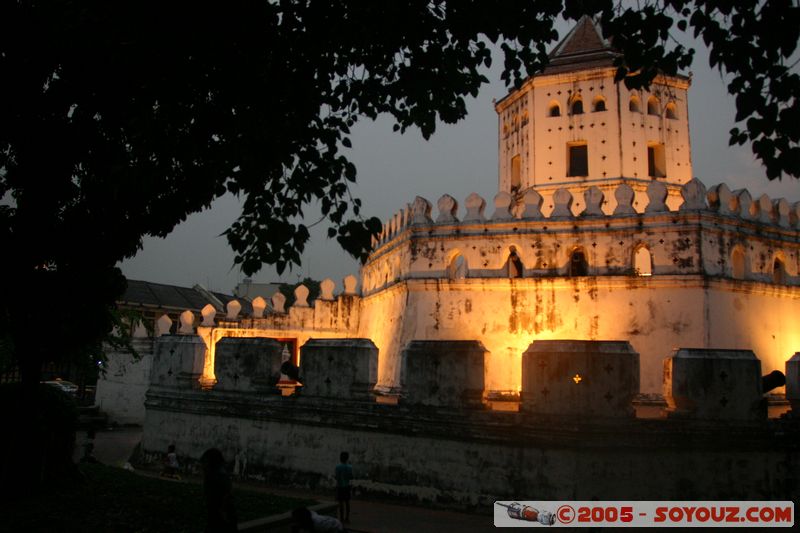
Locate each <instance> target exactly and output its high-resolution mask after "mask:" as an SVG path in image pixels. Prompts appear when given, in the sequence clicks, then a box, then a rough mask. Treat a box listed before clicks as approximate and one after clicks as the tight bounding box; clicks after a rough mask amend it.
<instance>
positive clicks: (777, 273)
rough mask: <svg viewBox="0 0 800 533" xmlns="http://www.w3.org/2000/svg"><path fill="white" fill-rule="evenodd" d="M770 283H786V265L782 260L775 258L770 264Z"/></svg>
mask: <svg viewBox="0 0 800 533" xmlns="http://www.w3.org/2000/svg"><path fill="white" fill-rule="evenodd" d="M772 283H776V284H780V285H783V284H784V283H786V267H785V266H784V264H783V261H781V260H780V259H778V258H777V257H776V258H775V262H774V263H773V264H772Z"/></svg>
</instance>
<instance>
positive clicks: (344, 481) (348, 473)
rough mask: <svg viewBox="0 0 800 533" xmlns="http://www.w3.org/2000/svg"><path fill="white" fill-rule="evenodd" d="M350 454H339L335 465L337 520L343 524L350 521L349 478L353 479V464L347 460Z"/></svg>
mask: <svg viewBox="0 0 800 533" xmlns="http://www.w3.org/2000/svg"><path fill="white" fill-rule="evenodd" d="M349 459H350V454H349V453H347V452H342V453H340V454H339V464H338V465H336V470H335V471H334V475H335V476H336V501H337V502H339V520H341V521H342V522H344V523H345V524H348V523H350V480H351V479H353V466H352V465H351V464H349V463H348V462H347V461H348V460H349Z"/></svg>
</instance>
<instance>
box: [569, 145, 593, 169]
mask: <svg viewBox="0 0 800 533" xmlns="http://www.w3.org/2000/svg"><path fill="white" fill-rule="evenodd" d="M567 150H568V156H569V161H568V166H567V176H588V175H589V151H588V149H587V147H586V144H571V145H568V146H567Z"/></svg>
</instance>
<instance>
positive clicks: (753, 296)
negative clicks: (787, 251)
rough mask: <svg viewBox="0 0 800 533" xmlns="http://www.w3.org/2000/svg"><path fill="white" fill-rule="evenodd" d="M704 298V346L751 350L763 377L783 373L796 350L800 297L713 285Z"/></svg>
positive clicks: (767, 288)
mask: <svg viewBox="0 0 800 533" xmlns="http://www.w3.org/2000/svg"><path fill="white" fill-rule="evenodd" d="M707 298H708V317H709V318H708V338H709V342H708V343H707V345H706V346H708V347H714V348H737V349H749V350H753V352H755V354H756V356H758V358H759V359H760V360H761V372H762V374H764V375H766V374H768V373H770V372H772V371H773V370H780V371H781V372H785V371H786V361H787V360H788V359H789V358H790V357H791V356H792V355H793V354H794V353H795V352H797V351H798V349H799V348H800V329H798V327H797V317H798V316H800V294H797V292H796V291H792V290H787V288H785V287H776V286H773V285H771V284H766V283H752V284H748V283H742V282H739V283H736V282H727V283H726V282H716V283H712V284H710V289H709V290H708V295H707ZM682 345H683V346H688V344H686V343H683V344H682ZM783 391H784V388H783V387H781V388H779V389H776V390H775V391H773V392H783Z"/></svg>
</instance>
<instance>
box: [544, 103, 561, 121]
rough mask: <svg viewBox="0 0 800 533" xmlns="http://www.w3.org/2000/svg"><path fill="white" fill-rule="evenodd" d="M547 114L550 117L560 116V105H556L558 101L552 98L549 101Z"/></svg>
mask: <svg viewBox="0 0 800 533" xmlns="http://www.w3.org/2000/svg"><path fill="white" fill-rule="evenodd" d="M547 115H548V116H550V117H560V116H561V106H560V105H558V102H556V101H555V100H553V101H552V102H550V105H548V107H547Z"/></svg>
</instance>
